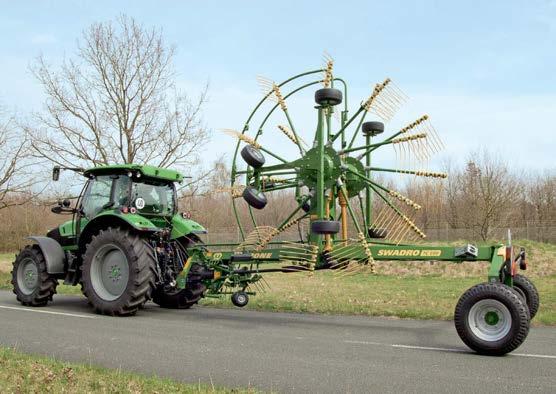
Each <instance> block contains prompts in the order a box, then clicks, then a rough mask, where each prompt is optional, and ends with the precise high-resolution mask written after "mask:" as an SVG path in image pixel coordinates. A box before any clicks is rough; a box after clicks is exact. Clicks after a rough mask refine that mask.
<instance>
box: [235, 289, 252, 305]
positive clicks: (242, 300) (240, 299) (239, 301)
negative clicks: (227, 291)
mask: <svg viewBox="0 0 556 394" xmlns="http://www.w3.org/2000/svg"><path fill="white" fill-rule="evenodd" d="M248 302H249V296H248V295H247V293H246V292H244V291H237V292H235V293H234V294H232V304H234V305H235V306H237V307H240V308H243V307H244V306H245V305H247V303H248Z"/></svg>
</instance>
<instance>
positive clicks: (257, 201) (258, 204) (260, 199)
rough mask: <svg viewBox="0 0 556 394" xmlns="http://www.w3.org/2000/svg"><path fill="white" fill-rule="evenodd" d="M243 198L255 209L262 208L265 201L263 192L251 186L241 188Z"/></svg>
mask: <svg viewBox="0 0 556 394" xmlns="http://www.w3.org/2000/svg"><path fill="white" fill-rule="evenodd" d="M243 199H244V200H245V201H246V202H247V204H249V205H251V206H252V207H253V208H255V209H263V208H264V207H265V206H266V203H267V199H266V196H265V195H264V193H263V192H261V191H260V190H257V189H255V188H254V187H252V186H247V187H246V188H245V190H243Z"/></svg>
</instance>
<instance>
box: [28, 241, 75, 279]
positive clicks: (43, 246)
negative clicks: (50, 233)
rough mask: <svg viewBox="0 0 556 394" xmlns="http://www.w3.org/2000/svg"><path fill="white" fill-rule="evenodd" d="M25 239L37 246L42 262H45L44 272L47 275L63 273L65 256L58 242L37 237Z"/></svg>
mask: <svg viewBox="0 0 556 394" xmlns="http://www.w3.org/2000/svg"><path fill="white" fill-rule="evenodd" d="M27 239H30V240H32V241H35V242H36V243H37V245H38V246H39V248H40V250H41V252H42V254H43V256H44V260H45V261H46V272H48V273H49V274H63V273H64V264H65V262H66V254H65V253H64V249H62V246H61V245H60V244H59V243H58V241H56V240H55V239H52V238H48V237H39V236H32V237H27Z"/></svg>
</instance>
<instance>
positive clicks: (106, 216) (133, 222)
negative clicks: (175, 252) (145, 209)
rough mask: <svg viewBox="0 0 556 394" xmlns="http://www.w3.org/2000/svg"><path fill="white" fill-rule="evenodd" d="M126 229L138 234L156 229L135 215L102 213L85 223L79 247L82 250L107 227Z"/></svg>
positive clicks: (144, 219)
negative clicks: (138, 232) (94, 236)
mask: <svg viewBox="0 0 556 394" xmlns="http://www.w3.org/2000/svg"><path fill="white" fill-rule="evenodd" d="M119 226H121V227H127V228H131V229H134V230H136V231H140V232H154V231H158V228H157V227H156V226H155V225H154V224H153V223H152V222H151V221H150V220H148V219H146V218H145V217H143V216H141V215H137V214H115V213H103V214H100V215H98V216H96V217H95V218H94V219H93V220H91V221H90V222H88V223H87V225H86V226H85V228H84V229H83V231H82V232H81V234H80V236H79V247H80V248H81V249H83V248H84V247H85V245H86V244H88V243H89V242H90V241H91V238H92V236H93V235H95V234H96V233H97V232H98V231H99V230H102V229H105V228H107V227H119Z"/></svg>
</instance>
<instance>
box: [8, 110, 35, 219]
mask: <svg viewBox="0 0 556 394" xmlns="http://www.w3.org/2000/svg"><path fill="white" fill-rule="evenodd" d="M29 156H30V151H29V142H28V139H27V138H26V136H25V135H22V134H21V133H20V132H19V130H17V128H16V127H15V124H14V120H13V118H12V117H7V116H6V115H5V113H4V111H3V110H2V108H0V209H3V208H7V207H10V206H13V205H20V204H24V203H26V202H27V201H29V199H30V198H31V196H32V193H31V192H30V186H31V185H32V183H33V179H32V176H31V175H32V174H31V171H30V170H31V168H30V167H31V162H30V161H29Z"/></svg>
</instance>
